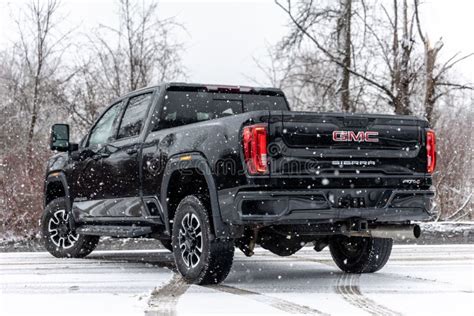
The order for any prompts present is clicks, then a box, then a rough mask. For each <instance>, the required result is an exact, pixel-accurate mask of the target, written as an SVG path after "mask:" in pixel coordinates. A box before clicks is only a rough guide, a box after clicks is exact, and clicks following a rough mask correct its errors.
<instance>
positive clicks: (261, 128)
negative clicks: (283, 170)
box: [242, 124, 268, 174]
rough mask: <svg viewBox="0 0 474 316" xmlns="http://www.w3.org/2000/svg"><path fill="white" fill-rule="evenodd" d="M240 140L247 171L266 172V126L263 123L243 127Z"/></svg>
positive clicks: (251, 172)
mask: <svg viewBox="0 0 474 316" xmlns="http://www.w3.org/2000/svg"><path fill="white" fill-rule="evenodd" d="M242 141H243V146H244V158H245V163H246V164H247V169H248V172H249V173H250V174H265V173H267V172H268V166H267V128H266V127H265V125H262V124H258V125H251V126H246V127H244V130H243V133H242Z"/></svg>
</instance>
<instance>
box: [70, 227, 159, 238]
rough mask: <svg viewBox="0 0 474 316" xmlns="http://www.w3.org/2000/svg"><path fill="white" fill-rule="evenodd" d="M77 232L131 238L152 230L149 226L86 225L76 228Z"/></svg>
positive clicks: (146, 233)
mask: <svg viewBox="0 0 474 316" xmlns="http://www.w3.org/2000/svg"><path fill="white" fill-rule="evenodd" d="M76 232H77V233H79V234H81V235H92V236H111V237H126V238H131V237H139V236H144V235H148V234H150V233H151V232H152V231H151V227H147V226H112V225H84V226H81V227H78V228H76Z"/></svg>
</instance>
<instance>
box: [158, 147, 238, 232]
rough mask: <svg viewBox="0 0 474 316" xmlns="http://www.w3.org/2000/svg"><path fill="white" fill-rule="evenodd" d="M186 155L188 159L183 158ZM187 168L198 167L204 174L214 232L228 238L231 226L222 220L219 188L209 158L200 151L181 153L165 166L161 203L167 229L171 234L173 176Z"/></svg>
mask: <svg viewBox="0 0 474 316" xmlns="http://www.w3.org/2000/svg"><path fill="white" fill-rule="evenodd" d="M182 157H186V159H185V160H184V159H182ZM185 169H197V170H199V171H200V173H201V174H202V175H203V176H204V179H205V180H206V183H207V187H208V190H209V198H210V202H211V213H212V222H213V224H214V233H215V237H216V238H227V237H229V236H230V230H229V226H228V225H226V224H225V223H224V222H223V221H222V217H221V212H220V208H219V201H218V198H217V189H216V185H215V182H214V178H213V176H212V172H211V168H210V167H209V164H208V162H207V160H206V159H205V158H204V157H203V156H202V155H201V154H199V153H186V154H179V155H176V156H173V157H171V158H170V159H169V160H168V163H167V164H166V166H165V169H164V172H163V179H162V182H161V192H160V193H161V194H160V203H161V207H162V209H163V215H164V217H165V218H164V222H165V229H166V231H167V232H168V233H169V234H170V235H171V227H170V225H169V217H168V205H167V199H168V186H169V183H170V180H171V176H172V174H173V173H174V172H175V171H178V170H185Z"/></svg>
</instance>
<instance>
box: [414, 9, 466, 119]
mask: <svg viewBox="0 0 474 316" xmlns="http://www.w3.org/2000/svg"><path fill="white" fill-rule="evenodd" d="M419 6H420V5H419V1H418V0H414V9H415V17H416V24H417V29H418V35H419V37H420V39H421V41H422V43H423V48H424V61H423V64H424V100H423V105H424V109H425V115H426V118H427V120H428V121H430V122H432V121H434V117H433V113H434V109H435V104H436V101H438V100H439V98H440V97H442V96H444V95H446V94H447V93H449V91H452V90H474V87H473V86H471V85H470V84H459V83H455V82H451V81H449V80H447V73H448V71H449V70H450V69H452V68H453V66H454V65H456V64H457V63H459V62H461V61H463V60H465V59H466V58H469V57H471V56H473V55H474V53H470V54H467V55H464V56H459V54H455V55H454V56H452V57H451V58H449V59H448V60H447V61H446V62H445V63H443V64H440V63H439V61H438V54H439V52H440V51H441V49H442V48H443V46H444V44H443V42H442V41H441V40H438V41H437V42H436V43H435V44H434V46H432V45H431V42H430V39H429V37H428V34H423V30H422V26H421V22H420V16H419Z"/></svg>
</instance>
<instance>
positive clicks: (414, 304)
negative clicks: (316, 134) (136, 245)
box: [0, 245, 474, 316]
mask: <svg viewBox="0 0 474 316" xmlns="http://www.w3.org/2000/svg"><path fill="white" fill-rule="evenodd" d="M473 287H474V245H442V246H441V245H440V246H413V245H403V246H395V248H394V250H393V253H392V257H391V259H390V261H389V262H388V264H387V266H386V267H385V268H384V269H383V270H382V271H379V272H377V273H374V274H363V275H349V274H343V273H341V272H340V271H339V270H338V269H337V268H336V267H335V266H334V264H333V262H332V260H331V258H330V254H329V252H328V251H327V250H324V251H323V252H321V253H316V252H314V251H313V250H312V249H311V248H305V249H303V250H302V251H300V252H298V253H297V254H296V255H294V256H292V257H287V258H281V257H277V256H274V255H272V254H270V253H268V252H266V251H264V250H261V249H258V250H257V252H256V254H255V256H253V257H251V258H246V257H244V256H243V255H242V254H241V253H240V252H236V259H235V262H234V267H233V270H232V272H231V274H230V275H229V277H228V278H227V280H226V281H225V282H224V283H223V284H222V285H217V286H208V287H203V286H196V285H192V286H189V285H187V284H185V283H184V282H182V280H181V279H180V278H179V277H177V276H176V275H175V274H174V273H173V262H172V257H171V254H170V253H169V252H167V251H165V250H158V251H152V252H151V251H143V250H142V251H102V252H99V251H97V252H94V253H92V255H90V256H89V257H88V258H86V259H56V258H53V257H51V256H50V255H49V254H47V253H44V252H37V253H22V252H17V253H1V254H0V315H162V314H176V313H177V314H180V315H181V314H183V315H186V314H193V315H195V314H210V313H215V314H221V315H222V314H229V313H232V314H236V313H237V314H249V313H250V314H262V313H263V314H271V315H274V314H331V315H371V314H372V315H398V314H406V315H430V316H431V315H472V311H473V307H474V306H473V302H474V294H473Z"/></svg>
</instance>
